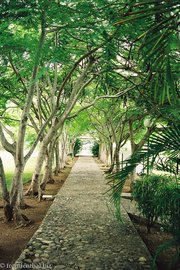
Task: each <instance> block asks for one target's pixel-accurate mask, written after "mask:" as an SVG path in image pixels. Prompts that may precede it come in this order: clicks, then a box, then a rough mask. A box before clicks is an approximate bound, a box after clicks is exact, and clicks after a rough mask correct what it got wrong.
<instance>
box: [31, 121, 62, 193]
mask: <svg viewBox="0 0 180 270" xmlns="http://www.w3.org/2000/svg"><path fill="white" fill-rule="evenodd" d="M62 128H63V124H62V126H61V131H62ZM56 132H57V124H55V123H54V124H53V125H52V126H51V128H50V129H49V131H48V132H47V134H46V136H45V137H44V139H43V141H42V142H41V147H40V150H39V153H38V157H37V162H36V167H35V170H34V174H33V177H32V180H31V184H30V187H29V189H28V190H27V192H26V195H30V194H32V195H34V196H37V195H38V190H39V177H40V174H41V170H42V166H43V163H44V159H45V156H46V151H47V147H48V145H49V143H50V142H51V140H53V138H54V136H55V134H56Z"/></svg>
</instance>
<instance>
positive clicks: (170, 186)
mask: <svg viewBox="0 0 180 270" xmlns="http://www.w3.org/2000/svg"><path fill="white" fill-rule="evenodd" d="M132 195H133V198H134V199H135V200H136V202H137V204H138V209H139V211H140V212H141V214H142V215H143V216H144V217H145V218H146V219H147V229H148V231H150V227H151V226H152V225H153V223H154V222H156V221H157V220H159V221H160V222H161V224H162V227H163V228H164V230H166V231H167V232H169V233H171V234H172V239H169V240H167V241H165V242H163V243H162V244H161V245H160V246H159V247H158V248H157V250H156V254H155V257H154V260H153V265H152V269H156V266H155V262H156V259H157V257H158V256H159V254H160V253H162V252H163V251H165V250H166V249H169V248H171V247H175V248H176V253H175V255H174V257H173V258H172V260H171V262H170V265H169V269H174V268H172V267H174V266H175V267H176V264H177V263H178V260H179V259H180V185H179V183H178V181H177V180H175V179H174V178H172V177H167V176H159V175H146V176H144V177H142V178H141V179H140V180H138V181H137V182H135V183H134V185H133V193H132Z"/></svg>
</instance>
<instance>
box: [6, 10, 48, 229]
mask: <svg viewBox="0 0 180 270" xmlns="http://www.w3.org/2000/svg"><path fill="white" fill-rule="evenodd" d="M44 39H45V11H43V13H42V24H41V35H40V38H39V46H38V49H37V54H36V58H35V63H34V68H33V72H32V78H31V81H30V86H29V88H28V93H27V97H26V100H25V104H24V109H23V111H22V115H21V120H20V125H19V130H18V139H17V144H16V155H15V172H14V177H13V184H12V188H11V192H10V204H11V207H12V208H13V215H14V221H16V222H17V223H18V224H19V223H20V224H23V223H24V222H25V223H26V222H27V221H28V219H27V218H26V217H25V216H24V215H22V214H21V211H20V201H19V198H20V196H21V191H22V174H23V171H24V166H25V161H24V139H25V134H26V127H27V122H28V118H29V112H30V108H31V105H32V100H33V95H34V90H35V86H36V76H37V73H38V66H39V62H40V57H41V52H42V47H43V43H44Z"/></svg>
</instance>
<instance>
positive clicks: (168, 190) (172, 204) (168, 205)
mask: <svg viewBox="0 0 180 270" xmlns="http://www.w3.org/2000/svg"><path fill="white" fill-rule="evenodd" d="M157 204H161V205H162V211H161V213H160V220H161V222H162V224H163V225H164V227H165V229H166V230H167V231H168V232H170V233H172V235H173V236H174V237H175V238H176V239H177V240H178V242H179V246H180V185H179V184H178V183H177V182H175V181H171V182H169V183H168V184H167V185H164V186H161V188H160V192H159V196H158V198H157Z"/></svg>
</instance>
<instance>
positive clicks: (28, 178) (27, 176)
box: [6, 172, 33, 189]
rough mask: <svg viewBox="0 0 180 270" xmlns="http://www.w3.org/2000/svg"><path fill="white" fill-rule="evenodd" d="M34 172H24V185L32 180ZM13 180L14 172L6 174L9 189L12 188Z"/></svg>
mask: <svg viewBox="0 0 180 270" xmlns="http://www.w3.org/2000/svg"><path fill="white" fill-rule="evenodd" d="M32 174H33V173H32V172H24V173H23V183H24V184H25V183H28V182H29V181H31V178H32ZM12 178H13V173H12V172H8V173H6V181H7V187H8V189H9V188H10V187H11V183H12Z"/></svg>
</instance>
